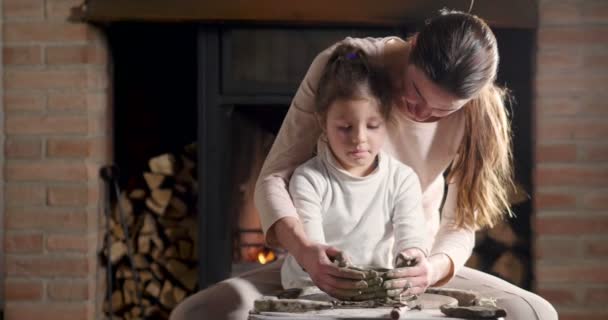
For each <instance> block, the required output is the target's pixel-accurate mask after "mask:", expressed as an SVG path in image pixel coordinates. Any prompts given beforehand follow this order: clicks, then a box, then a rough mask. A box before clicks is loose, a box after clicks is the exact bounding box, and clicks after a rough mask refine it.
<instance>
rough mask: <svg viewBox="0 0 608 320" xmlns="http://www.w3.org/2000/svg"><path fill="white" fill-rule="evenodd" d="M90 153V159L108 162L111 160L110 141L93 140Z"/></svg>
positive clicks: (103, 138)
mask: <svg viewBox="0 0 608 320" xmlns="http://www.w3.org/2000/svg"><path fill="white" fill-rule="evenodd" d="M90 152H91V154H90V159H96V160H100V161H102V162H108V161H109V160H110V159H112V140H111V139H110V138H108V137H97V138H93V139H92V140H91V150H90Z"/></svg>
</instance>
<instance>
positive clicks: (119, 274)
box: [116, 265, 133, 279]
mask: <svg viewBox="0 0 608 320" xmlns="http://www.w3.org/2000/svg"><path fill="white" fill-rule="evenodd" d="M116 278H118V279H133V272H132V271H131V269H130V268H129V267H127V266H125V265H122V266H119V267H118V269H117V270H116Z"/></svg>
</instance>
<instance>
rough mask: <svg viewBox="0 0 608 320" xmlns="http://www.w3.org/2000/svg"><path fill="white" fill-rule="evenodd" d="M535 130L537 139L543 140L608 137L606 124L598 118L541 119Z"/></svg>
mask: <svg viewBox="0 0 608 320" xmlns="http://www.w3.org/2000/svg"><path fill="white" fill-rule="evenodd" d="M607 83H608V82H607ZM537 130H538V140H539V141H543V142H547V141H551V140H583V139H603V138H607V137H608V126H607V125H606V123H605V121H604V120H600V119H542V120H539V121H538V129H537Z"/></svg>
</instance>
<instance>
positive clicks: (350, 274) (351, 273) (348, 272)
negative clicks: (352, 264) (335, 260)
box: [323, 265, 365, 280]
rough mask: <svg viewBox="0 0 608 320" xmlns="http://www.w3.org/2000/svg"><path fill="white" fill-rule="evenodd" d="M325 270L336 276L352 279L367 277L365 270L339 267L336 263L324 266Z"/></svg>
mask: <svg viewBox="0 0 608 320" xmlns="http://www.w3.org/2000/svg"><path fill="white" fill-rule="evenodd" d="M323 271H324V273H326V274H329V275H331V276H333V277H336V278H344V279H352V280H363V279H365V272H362V271H358V270H353V269H348V268H338V267H336V266H334V265H326V266H323Z"/></svg>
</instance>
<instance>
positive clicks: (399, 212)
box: [392, 166, 429, 257]
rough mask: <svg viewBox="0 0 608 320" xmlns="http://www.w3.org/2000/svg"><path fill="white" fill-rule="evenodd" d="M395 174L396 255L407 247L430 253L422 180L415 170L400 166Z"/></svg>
mask: <svg viewBox="0 0 608 320" xmlns="http://www.w3.org/2000/svg"><path fill="white" fill-rule="evenodd" d="M400 168H403V170H400V171H399V172H397V174H396V175H395V176H396V177H400V179H399V181H397V188H396V193H395V206H394V210H393V214H392V221H393V230H394V234H395V246H394V251H395V252H394V255H395V257H396V256H397V254H398V253H400V252H402V251H404V250H405V249H412V248H417V249H419V250H420V251H421V253H422V254H423V255H425V256H426V255H428V253H429V241H428V239H427V237H428V235H427V232H426V226H425V225H426V221H425V217H424V212H423V209H422V191H421V188H420V181H419V179H418V176H417V175H416V173H415V172H414V170H412V169H410V168H408V167H405V166H400Z"/></svg>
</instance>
